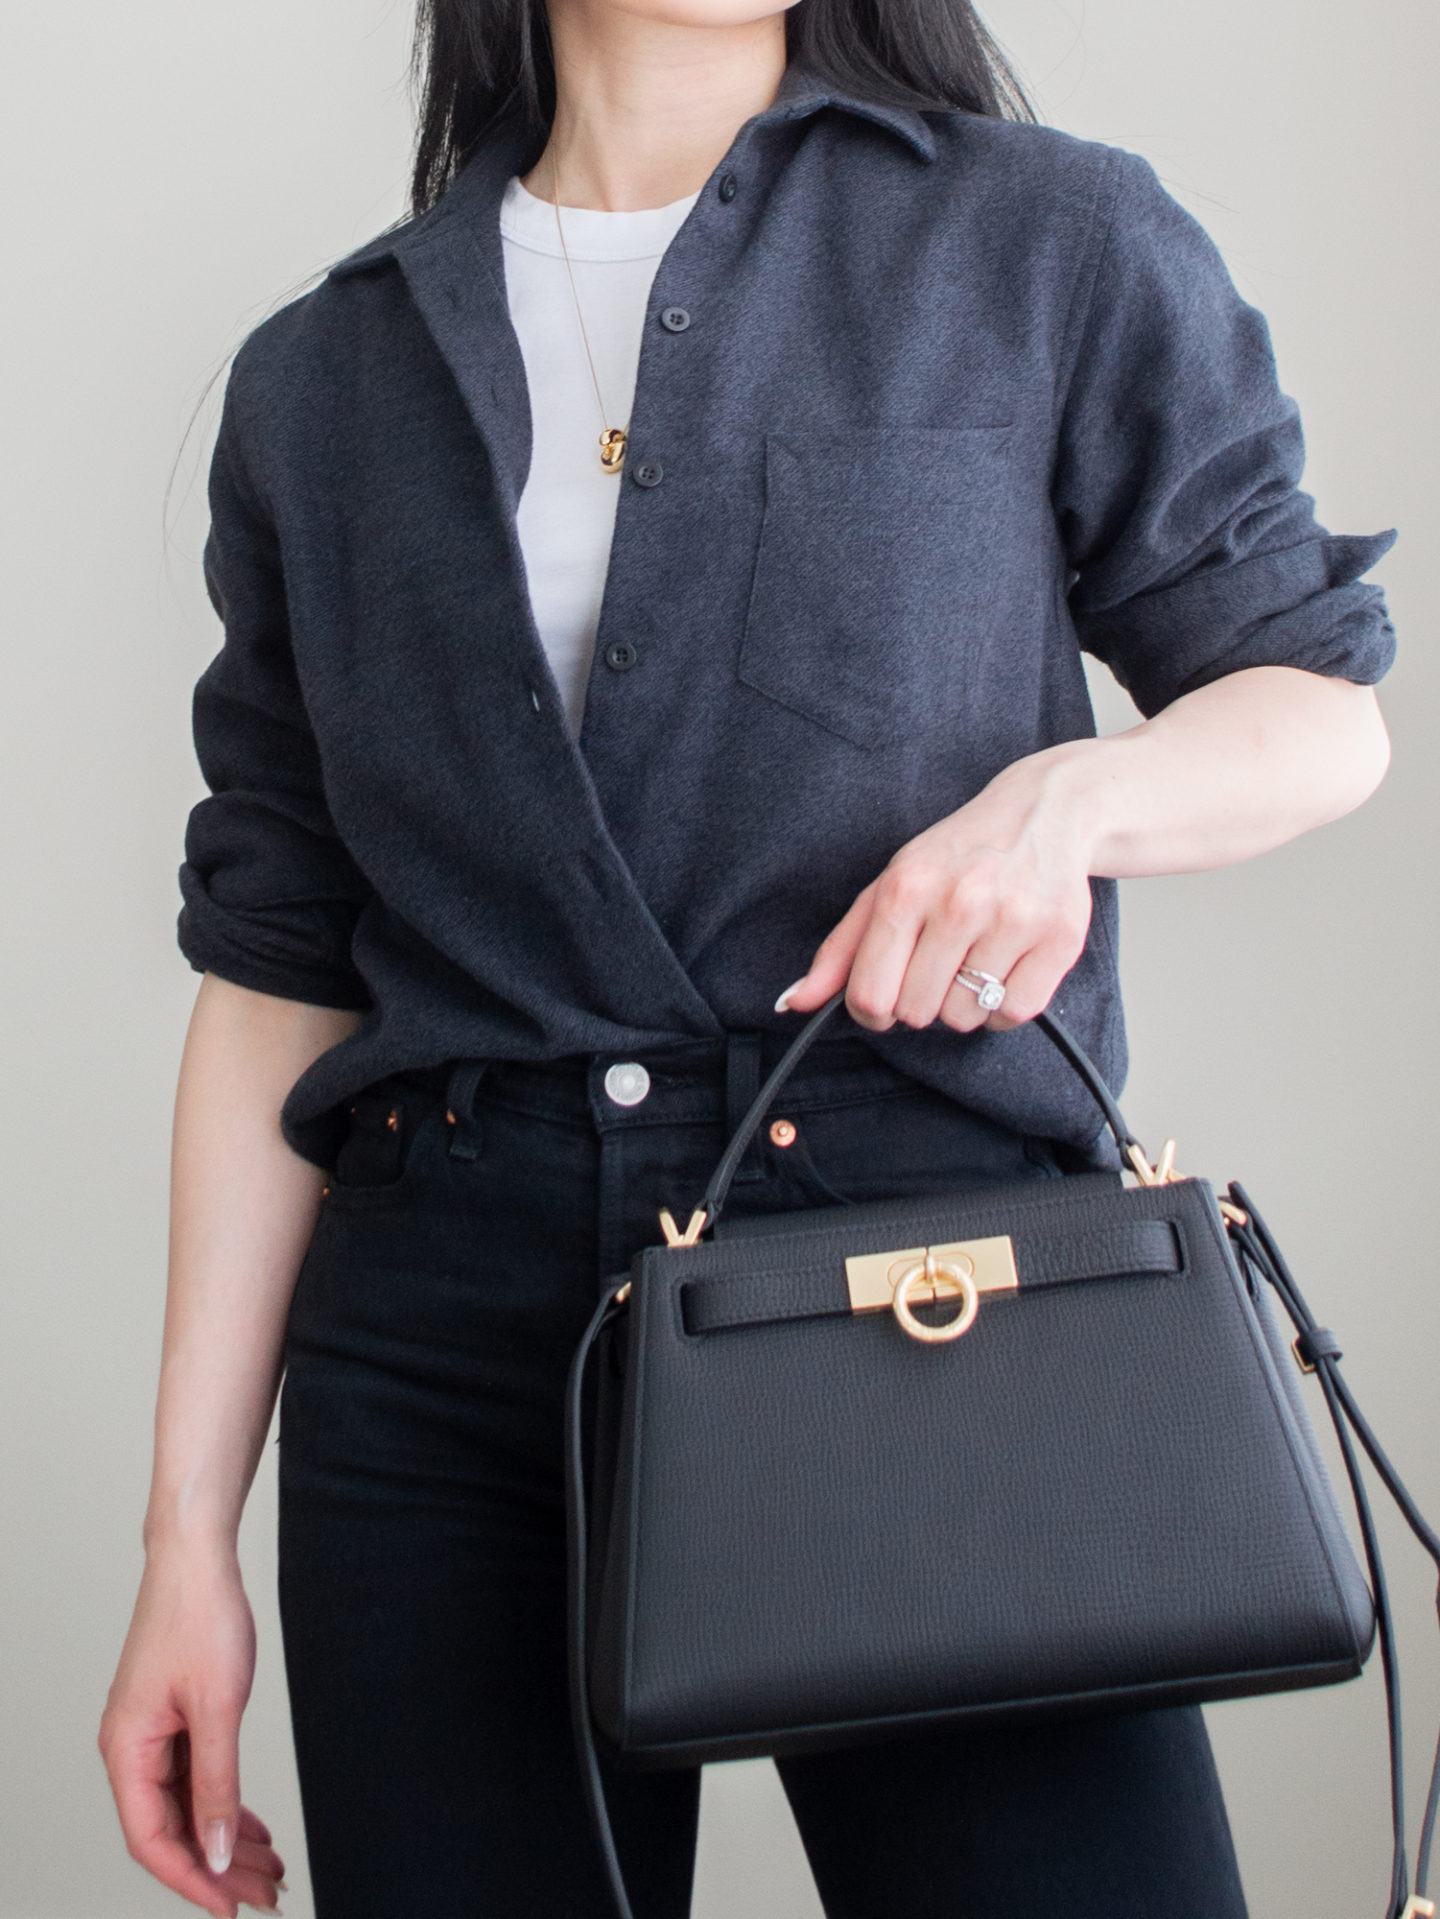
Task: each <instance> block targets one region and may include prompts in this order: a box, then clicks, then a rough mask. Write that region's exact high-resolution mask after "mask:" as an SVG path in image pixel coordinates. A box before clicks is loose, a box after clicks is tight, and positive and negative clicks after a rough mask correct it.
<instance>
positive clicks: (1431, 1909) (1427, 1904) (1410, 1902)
mask: <svg viewBox="0 0 1440 1919" xmlns="http://www.w3.org/2000/svg"><path fill="white" fill-rule="evenodd" d="M1400 1919H1435V1901H1434V1900H1433V1899H1422V1898H1421V1897H1420V1895H1419V1893H1418V1892H1412V1893H1411V1895H1410V1897H1409V1898H1408V1899H1407V1900H1406V1901H1405V1909H1404V1911H1403V1912H1402V1913H1401V1914H1400Z"/></svg>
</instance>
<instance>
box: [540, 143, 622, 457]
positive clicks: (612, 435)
mask: <svg viewBox="0 0 1440 1919" xmlns="http://www.w3.org/2000/svg"><path fill="white" fill-rule="evenodd" d="M550 198H551V200H552V202H553V203H554V207H555V231H556V232H557V233H558V234H559V235H560V251H561V253H563V254H564V256H565V271H566V273H568V274H569V276H570V291H571V294H572V295H573V296H574V300H575V318H576V319H577V320H578V321H579V322H580V338H581V340H582V341H583V342H584V346H585V358H586V360H587V361H588V362H589V364H590V379H591V382H592V383H593V385H594V388H595V404H596V405H597V406H598V407H599V409H600V429H601V430H600V464H601V466H603V467H604V469H605V471H606V472H607V473H618V472H619V471H620V469H621V467H622V466H623V465H624V463H625V437H626V436H625V429H624V427H623V426H606V424H605V421H606V418H607V417H608V416H607V415H606V412H605V402H604V400H603V399H602V398H601V395H600V378H599V375H598V374H597V373H596V371H595V356H594V354H593V353H592V352H591V351H590V335H589V334H588V333H587V332H586V331H585V315H584V313H583V312H582V311H581V308H580V290H579V288H578V287H577V286H576V284H575V269H574V267H572V266H571V264H570V249H569V248H568V247H567V246H566V244H565V228H564V225H563V223H562V222H561V219H560V166H559V162H558V161H557V159H556V157H555V152H554V149H553V145H552V149H551V153H550Z"/></svg>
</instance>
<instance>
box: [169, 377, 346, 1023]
mask: <svg viewBox="0 0 1440 1919" xmlns="http://www.w3.org/2000/svg"><path fill="white" fill-rule="evenodd" d="M234 389H235V380H234V376H232V380H231V387H230V390H229V392H227V395H226V403H225V410H224V414H223V416H222V419H221V425H220V432H219V437H218V439H217V441H216V447H215V454H214V459H213V461H212V464H211V471H210V514H211V526H210V535H209V539H208V541H207V543H206V548H205V578H206V584H207V586H208V588H209V593H210V599H211V603H212V604H213V606H214V607H215V610H216V612H217V613H218V614H219V616H220V618H221V621H222V622H223V624H224V628H225V638H224V644H223V645H222V647H221V650H220V652H219V653H218V654H217V655H216V657H215V659H214V660H213V661H212V662H211V664H210V666H209V667H208V668H207V669H206V671H205V672H204V674H203V675H202V676H201V678H200V680H199V682H198V684H197V686H196V688H195V696H194V708H193V718H194V734H195V750H196V756H197V758H198V760H199V762H200V770H201V773H202V774H203V775H204V778H205V783H206V785H207V786H208V787H209V789H210V793H209V796H208V797H207V798H205V799H202V800H201V801H200V802H199V803H198V805H196V806H195V807H194V809H193V810H192V812H191V814H190V818H189V822H188V825H187V828H186V834H185V861H184V864H183V865H182V866H181V868H180V890H181V895H182V898H183V901H184V904H183V906H182V909H181V912H180V918H179V925H178V937H179V942H180V949H181V951H182V952H183V953H184V955H185V957H186V958H187V959H188V960H189V961H190V964H191V965H192V966H193V967H195V968H196V970H197V971H200V972H214V973H218V974H220V975H221V976H222V977H223V978H225V979H229V980H233V981H234V982H235V983H236V984H237V985H240V986H248V987H251V988H253V989H254V990H255V991H257V992H262V993H273V994H275V995H277V996H278V997H280V998H282V999H296V1000H306V1001H309V1002H310V1003H312V1004H314V1005H318V1006H336V1007H356V1008H363V1007H367V1006H368V1005H369V1004H370V995H369V993H368V991H367V989H366V986H365V982H364V980H363V979H362V978H361V976H360V974H359V973H358V972H357V971H356V969H355V966H354V964H353V963H352V960H351V951H350V949H351V938H352V935H353V932H354V928H355V921H356V918H357V916H358V914H359V911H360V908H361V906H362V905H363V904H364V902H365V900H366V899H367V898H368V897H369V893H370V888H369V887H368V885H367V884H366V882H365V879H364V877H363V875H362V874H361V872H360V871H359V869H358V867H357V866H356V864H355V862H354V861H353V860H352V859H351V857H350V855H349V853H348V852H347V851H346V849H345V847H344V845H343V844H342V843H341V840H340V838H339V835H338V834H337V832H336V830H335V826H334V823H333V821H332V819H331V817H330V811H329V808H328V806H327V804H326V798H325V790H324V780H323V777H322V771H321V764H320V754H319V749H318V747H317V745H316V742H315V736H314V733H313V731H312V729H311V726H310V723H309V719H308V717H307V714H306V711H305V704H304V700H303V698H302V696H301V689H300V684H299V680H298V677H297V674H296V669H295V660H294V656H293V652H292V647H291V635H290V626H289V621H288V618H287V610H286V595H285V577H284V568H283V564H282V557H281V553H280V547H279V542H278V540H277V537H276V533H275V528H274V525H273V522H272V519H271V516H270V515H269V513H268V512H267V510H266V508H265V504H264V501H263V498H262V496H261V493H260V491H259V489H258V488H257V486H256V484H255V482H254V479H253V477H252V475H251V473H250V472H249V471H248V470H247V464H246V461H245V458H244V452H243V444H242V435H241V431H240V426H239V422H238V419H237V412H238V408H237V404H236V399H235V390H234Z"/></svg>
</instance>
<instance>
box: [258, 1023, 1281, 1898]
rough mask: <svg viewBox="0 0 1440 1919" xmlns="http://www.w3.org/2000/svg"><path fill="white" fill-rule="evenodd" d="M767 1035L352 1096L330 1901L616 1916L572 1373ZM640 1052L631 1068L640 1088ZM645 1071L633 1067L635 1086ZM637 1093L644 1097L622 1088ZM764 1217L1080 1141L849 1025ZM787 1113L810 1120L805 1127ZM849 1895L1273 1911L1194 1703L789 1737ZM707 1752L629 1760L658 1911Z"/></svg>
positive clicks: (322, 1861) (294, 1368) (1043, 1154)
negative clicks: (586, 1621)
mask: <svg viewBox="0 0 1440 1919" xmlns="http://www.w3.org/2000/svg"><path fill="white" fill-rule="evenodd" d="M772 1051H773V1042H771V1041H769V1040H768V1039H767V1041H766V1042H765V1058H764V1061H763V1062H762V1060H761V1058H760V1042H759V1040H758V1036H755V1035H743V1036H732V1039H731V1041H730V1042H729V1043H728V1045H727V1044H726V1043H723V1042H720V1043H716V1044H714V1045H712V1044H710V1043H699V1044H696V1045H694V1046H687V1047H675V1048H667V1049H665V1050H664V1051H663V1052H658V1051H657V1052H654V1053H650V1054H646V1055H643V1056H641V1059H640V1062H639V1063H640V1064H643V1065H644V1066H645V1067H646V1068H647V1070H648V1072H649V1074H650V1085H649V1090H648V1092H647V1093H646V1094H645V1096H644V1097H643V1098H642V1099H640V1100H639V1101H638V1102H637V1103H634V1104H630V1105H621V1104H618V1103H617V1102H616V1101H615V1100H613V1099H611V1098H610V1097H609V1095H608V1094H607V1093H606V1091H605V1088H604V1075H605V1070H606V1068H607V1067H608V1066H610V1065H611V1064H613V1063H614V1062H612V1061H611V1060H609V1059H599V1058H597V1059H594V1060H584V1059H581V1060H572V1061H562V1062H559V1063H557V1064H556V1065H553V1066H500V1065H491V1066H490V1067H488V1068H481V1067H479V1066H469V1067H466V1066H464V1065H461V1066H458V1067H456V1068H455V1069H454V1070H453V1071H451V1072H449V1073H448V1074H445V1075H442V1076H440V1077H434V1078H416V1079H409V1078H405V1079H395V1080H391V1081H387V1082H384V1083H382V1084H380V1085H378V1086H376V1087H374V1088H371V1089H369V1090H368V1091H367V1092H366V1093H365V1094H363V1095H362V1096H361V1097H360V1099H359V1100H358V1101H357V1102H356V1109H355V1114H354V1118H353V1120H352V1126H351V1133H350V1137H349V1139H348V1140H347V1142H346V1145H345V1147H344V1149H343V1150H342V1153H341V1156H340V1160H339V1163H338V1165H337V1168H336V1176H335V1178H334V1179H333V1181H332V1184H331V1188H330V1192H329V1195H328V1198H327V1200H326V1203H325V1205H324V1208H323V1210H322V1212H321V1215H320V1219H319V1223H318V1225H317V1228H316V1232H315V1236H314V1239H313V1241H312V1243H311V1246H310V1249H309V1253H308V1255H307V1257H306V1260H305V1263H304V1266H303V1269H302V1271H301V1274H300V1279H299V1284H298V1287H297V1289H296V1295H295V1301H294V1306H293V1309H292V1313H291V1318H290V1327H289V1335H288V1345H287V1371H286V1378H285V1386H284V1393H283V1397H282V1404H281V1518H280V1586H281V1608H282V1618H283V1623H284V1632H285V1652H286V1663H287V1669H288V1674H289V1682H290V1693H291V1703H292V1711H293V1716H294V1726H295V1741H296V1750H297V1754H298V1759H299V1767H300V1781H301V1790H302V1795H303V1801H304V1810H305V1828H306V1836H307V1840H308V1844H309V1852H310V1864H311V1871H312V1876H313V1880H314V1886H315V1897H316V1910H317V1913H318V1914H319V1916H320V1919H371V1915H374V1919H380V1915H382V1914H383V1915H384V1916H385V1919H394V1916H395V1915H396V1914H407V1915H408V1914H414V1915H417V1919H490V1916H491V1915H494V1919H520V1916H521V1915H532V1914H533V1915H536V1919H610V1914H611V1907H610V1905H609V1901H608V1898H607V1895H606V1892H605V1889H604V1886H603V1884H602V1881H601V1876H600V1869H599V1864H598V1859H597V1854H596V1850H595V1847H594V1844H593V1841H592V1838H591V1835H590V1831H589V1828H588V1824H587V1821H586V1816H585V1812H584V1809H583V1806H582V1802H581V1797H580V1788H579V1781H578V1776H577V1772H576V1768H575V1764H574V1760H573V1757H572V1750H571V1742H570V1726H569V1720H568V1710H567V1704H566V1682H565V1642H564V1611H565V1559H564V1542H563V1494H562V1482H561V1446H560V1436H561V1392H562V1387H563V1383H564V1378H565V1372H566V1367H567V1364H568V1361H569V1358H570V1354H571V1351H572V1349H573V1348H574V1345H575V1343H576V1340H577V1339H578V1337H579V1335H580V1332H581V1329H582V1327H583V1326H584V1323H585V1321H586V1319H587V1317H588V1315H589V1313H590V1312H591V1310H592V1307H593V1305H594V1302H595V1300H596V1297H597V1293H598V1289H599V1287H600V1284H601V1282H602V1281H603V1280H604V1279H605V1278H606V1277H607V1276H608V1275H611V1274H614V1273H618V1272H620V1271H621V1270H623V1268H624V1267H625V1266H626V1265H627V1264H628V1262H629V1259H630V1257H631V1254H632V1253H633V1252H634V1250H635V1249H636V1248H637V1247H639V1246H641V1245H644V1244H647V1243H652V1242H653V1241H655V1239H656V1238H657V1237H658V1229H657V1224H656V1213H657V1209H658V1208H659V1207H661V1206H662V1205H668V1206H669V1207H670V1209H671V1210H672V1212H674V1214H675V1215H676V1217H677V1218H678V1219H680V1220H682V1221H683V1220H684V1219H687V1218H688V1217H689V1214H690V1210H691V1208H692V1207H693V1206H694V1205H695V1203H696V1202H697V1200H698V1198H699V1195H700V1193H701V1191H702V1190H703V1188H704V1185H705V1182H706V1179H707V1178H708V1176H709V1173H710V1171H711V1169H712V1167H713V1165H714V1162H715V1160H716V1159H717V1158H718V1156H719V1154H720V1151H721V1148H722V1146H723V1144H724V1141H725V1138H726V1127H727V1125H728V1124H731V1123H733V1120H734V1117H735V1115H736V1114H737V1112H738V1111H739V1110H740V1109H741V1107H742V1106H743V1104H744V1102H745V1100H746V1098H747V1097H748V1095H749V1094H750V1092H751V1091H753V1088H754V1086H755V1085H756V1084H757V1083H758V1074H759V1071H760V1069H761V1066H762V1063H763V1064H764V1065H767V1066H768V1064H769V1063H770V1055H771V1052H772ZM639 1078H640V1076H638V1075H632V1076H631V1084H630V1087H629V1091H631V1092H633V1091H634V1090H635V1082H636V1080H638V1079H639ZM612 1083H613V1082H612ZM620 1090H621V1091H622V1093H623V1092H625V1091H626V1088H625V1086H624V1085H623V1084H622V1086H621V1088H620ZM777 1116H778V1117H783V1118H785V1119H788V1120H790V1121H791V1122H792V1124H793V1126H794V1128H795V1136H794V1138H793V1140H792V1141H791V1142H790V1143H789V1144H788V1145H787V1144H779V1143H776V1142H774V1141H772V1140H771V1139H770V1138H769V1137H768V1135H767V1132H766V1131H764V1130H762V1133H761V1136H760V1142H759V1144H758V1145H757V1146H756V1147H754V1148H752V1149H751V1152H750V1153H749V1154H748V1155H747V1163H746V1165H745V1166H744V1167H743V1168H742V1176H741V1177H740V1179H738V1180H737V1182H736V1185H735V1187H734V1189H733V1191H732V1197H731V1202H730V1203H731V1206H732V1208H734V1209H735V1210H755V1211H765V1210H775V1209H785V1208H792V1207H795V1206H802V1205H813V1204H834V1203H835V1202H836V1201H837V1200H841V1199H854V1200H859V1199H879V1198H885V1197H894V1196H900V1195H904V1194H910V1193H919V1192H925V1191H933V1190H935V1189H936V1188H937V1187H941V1186H945V1185H952V1186H953V1185H959V1184H964V1183H974V1184H976V1185H984V1184H991V1183H994V1182H996V1181H999V1180H1005V1179H1015V1178H1023V1177H1027V1176H1028V1177H1034V1178H1054V1177H1059V1176H1061V1174H1062V1166H1061V1161H1060V1157H1059V1155H1058V1153H1057V1151H1056V1150H1055V1149H1053V1148H1051V1147H1050V1146H1049V1145H1048V1144H1047V1143H1046V1142H1044V1141H1039V1140H1027V1139H1024V1138H1022V1137H1020V1136H1019V1135H1017V1134H1015V1133H1012V1132H1009V1131H1008V1130H1006V1129H1004V1128H1001V1127H998V1126H995V1125H992V1124H991V1123H990V1122H988V1121H985V1120H983V1119H981V1118H979V1117H977V1116H976V1115H974V1114H971V1113H968V1112H967V1111H965V1110H964V1109H963V1108H961V1107H960V1106H958V1105H956V1104H955V1103H954V1102H953V1101H951V1100H948V1099H946V1098H944V1097H943V1096H941V1095H940V1094H937V1093H933V1092H930V1091H929V1090H927V1089H925V1088H923V1087H920V1086H919V1085H917V1084H916V1083H915V1082H914V1081H913V1080H910V1079H908V1078H906V1077H905V1076H903V1075H901V1074H899V1073H897V1072H895V1071H893V1070H891V1069H890V1068H889V1067H887V1066H884V1065H883V1064H882V1063H881V1062H880V1061H879V1060H878V1059H877V1058H876V1057H875V1055H874V1054H873V1053H872V1052H871V1051H870V1049H869V1048H868V1047H867V1046H866V1045H865V1043H864V1041H863V1040H861V1039H858V1038H855V1037H849V1036H840V1037H838V1038H835V1039H829V1040H822V1041H821V1042H819V1043H818V1044H817V1046H816V1047H815V1049H814V1051H813V1052H812V1053H811V1054H810V1055H809V1056H808V1057H807V1058H806V1060H805V1061H804V1062H803V1064H802V1066H801V1067H800V1069H799V1070H798V1072H797V1074H796V1076H795V1079H794V1080H793V1082H792V1084H791V1086H790V1087H789V1088H788V1089H787V1091H786V1092H785V1093H784V1095H783V1096H782V1098H781V1100H780V1102H779V1106H778V1109H777ZM781 1137H782V1138H783V1137H784V1129H781ZM780 1774H781V1778H782V1780H783V1782H784V1786H785V1790H786V1792H787V1794H788V1795H789V1799H790V1803H791V1805H792V1807H793V1809H794V1812H795V1816H796V1819H797V1821H798V1824H799V1829H800V1833H801V1836H802V1838H803V1840H804V1843H805V1847H806V1851H807V1853H808V1855H809V1858H810V1861H811V1864H812V1866H813V1869H814V1872H815V1877H816V1881H817V1883H818V1886H819V1889H820V1894H821V1898H822V1900H823V1902H824V1906H825V1910H826V1912H827V1914H829V1915H830V1916H831V1919H940V1916H941V1915H944V1916H945V1919H959V1915H964V1919H1002V1915H1003V1919H1042V1915H1043V1919H1053V1915H1054V1914H1056V1913H1057V1912H1064V1913H1065V1914H1066V1915H1067V1919H1154V1915H1155V1914H1156V1913H1158V1912H1162V1911H1163V1912H1164V1913H1165V1914H1166V1915H1167V1919H1242V1916H1243V1914H1244V1911H1245V1907H1244V1901H1243V1898H1242V1895H1241V1891H1240V1885H1239V1878H1238V1874H1237V1871H1236V1866H1235V1859H1234V1854H1233V1850H1232V1847H1231V1843H1230V1836H1229V1830H1228V1826H1227V1822H1226V1818H1225V1811H1224V1806H1223V1803H1222V1801H1221V1797H1220V1792H1219V1788H1218V1784H1217V1781H1216V1777H1215V1770H1214V1766H1213V1763H1212V1760H1211V1756H1210V1749H1209V1745H1208V1742H1207V1739H1206V1736H1205V1731H1204V1726H1203V1723H1202V1720H1201V1717H1200V1714H1199V1711H1198V1710H1197V1709H1185V1710H1179V1711H1164V1712H1148V1713H1134V1714H1125V1715H1112V1716H1108V1717H1097V1718H1090V1719H1084V1720H1078V1721H1071V1722H1068V1723H1064V1724H1060V1725H1054V1726H1036V1727H1026V1728H1024V1729H1021V1730H1009V1731H997V1730H993V1729H992V1730H986V1731H979V1730H977V1731H965V1732H949V1733H945V1734H941V1735H927V1736H926V1737H924V1738H922V1739H914V1740H910V1741H905V1742H895V1743H889V1744H885V1745H877V1746H873V1747H870V1748H861V1749H855V1750H852V1751H848V1752H844V1753H840V1754H830V1755H825V1756H823V1757H812V1758H805V1759H791V1760H787V1761H785V1762H783V1763H782V1764H781V1766H780ZM698 1787H699V1780H698V1774H697V1773H695V1772H694V1771H687V1772H673V1773H660V1774H657V1773H631V1772H622V1773H616V1774H615V1775H614V1776H613V1777H612V1778H611V1781H610V1790H611V1800H612V1805H613V1807H614V1810H615V1815H616V1824H617V1829H618V1833H619V1842H620V1846H621V1851H622V1855H623V1857H624V1861H625V1865H626V1870H627V1876H628V1877H629V1879H630V1882H631V1885H632V1888H633V1894H634V1898H635V1904H636V1912H637V1919H683V1915H684V1914H685V1913H686V1911H687V1909H688V1905H689V1898H690V1883H691V1870H692V1859H693V1852H694V1840H695V1823H696V1813H697V1806H698Z"/></svg>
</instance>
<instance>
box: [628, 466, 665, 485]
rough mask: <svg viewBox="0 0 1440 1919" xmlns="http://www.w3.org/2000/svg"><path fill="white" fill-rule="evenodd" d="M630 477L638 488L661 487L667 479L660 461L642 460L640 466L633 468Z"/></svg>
mask: <svg viewBox="0 0 1440 1919" xmlns="http://www.w3.org/2000/svg"><path fill="white" fill-rule="evenodd" d="M630 477H631V478H632V479H633V480H634V482H635V484H636V486H659V484H660V482H661V481H662V480H663V479H664V478H665V469H664V467H663V466H661V464H660V462H659V461H658V460H642V461H641V462H640V464H639V466H632V467H631V469H630Z"/></svg>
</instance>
